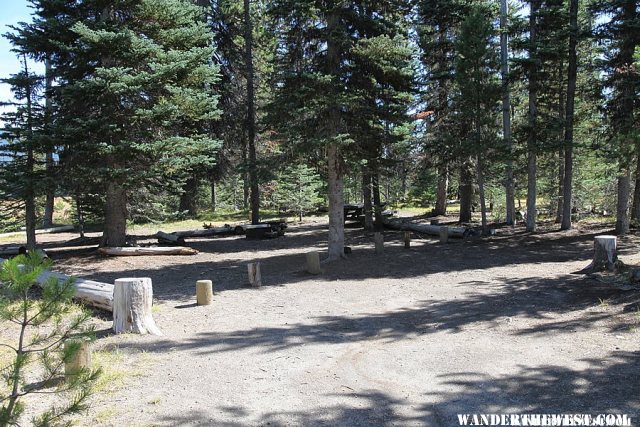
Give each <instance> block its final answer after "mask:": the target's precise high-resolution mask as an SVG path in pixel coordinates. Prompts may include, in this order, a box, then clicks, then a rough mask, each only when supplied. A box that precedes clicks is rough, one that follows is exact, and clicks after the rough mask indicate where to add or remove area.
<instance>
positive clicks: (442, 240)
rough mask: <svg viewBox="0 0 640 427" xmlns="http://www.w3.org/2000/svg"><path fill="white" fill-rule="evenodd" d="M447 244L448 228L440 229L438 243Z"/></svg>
mask: <svg viewBox="0 0 640 427" xmlns="http://www.w3.org/2000/svg"><path fill="white" fill-rule="evenodd" d="M447 242H449V227H445V226H442V227H440V243H447Z"/></svg>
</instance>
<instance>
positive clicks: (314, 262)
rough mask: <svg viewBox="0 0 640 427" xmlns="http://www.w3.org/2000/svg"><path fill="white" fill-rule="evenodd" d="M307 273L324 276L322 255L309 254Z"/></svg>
mask: <svg viewBox="0 0 640 427" xmlns="http://www.w3.org/2000/svg"><path fill="white" fill-rule="evenodd" d="M307 272H309V273H311V274H322V269H321V268H320V254H319V253H318V252H307Z"/></svg>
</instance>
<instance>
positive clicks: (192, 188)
mask: <svg viewBox="0 0 640 427" xmlns="http://www.w3.org/2000/svg"><path fill="white" fill-rule="evenodd" d="M178 209H179V210H180V212H186V213H187V216H188V217H189V218H195V217H196V216H198V180H197V179H196V177H195V176H191V177H189V179H187V181H186V182H185V183H184V186H183V187H182V194H181V195H180V207H179V208H178Z"/></svg>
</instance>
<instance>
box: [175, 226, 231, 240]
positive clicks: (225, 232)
mask: <svg viewBox="0 0 640 427" xmlns="http://www.w3.org/2000/svg"><path fill="white" fill-rule="evenodd" d="M235 233H236V232H235V228H233V227H231V226H230V225H225V226H224V227H211V228H206V229H202V230H186V231H174V232H173V233H171V234H174V235H176V236H178V238H180V237H182V238H187V237H188V238H193V237H210V236H231V235H234V234H235Z"/></svg>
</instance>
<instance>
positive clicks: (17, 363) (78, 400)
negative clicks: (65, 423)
mask: <svg viewBox="0 0 640 427" xmlns="http://www.w3.org/2000/svg"><path fill="white" fill-rule="evenodd" d="M48 267H49V264H48V263H47V262H46V261H44V260H43V259H42V256H41V255H40V254H39V253H38V252H37V251H33V252H31V253H30V254H29V255H20V256H18V257H16V258H13V259H11V260H7V261H3V262H0V284H1V285H2V286H0V319H2V320H4V321H9V322H12V323H14V324H17V325H19V333H18V334H17V336H16V337H15V340H14V341H13V342H10V341H9V342H7V341H3V344H2V345H3V347H5V348H7V349H9V350H10V351H11V352H12V353H13V357H12V360H11V362H10V363H9V364H8V365H6V366H1V367H0V368H1V371H2V373H3V375H2V379H3V381H4V382H5V384H6V386H7V387H8V389H9V392H8V393H7V395H6V396H3V398H2V399H1V404H2V406H1V407H0V425H3V426H6V425H19V422H20V417H21V415H22V414H23V411H24V404H23V401H24V398H25V396H28V395H30V394H38V393H52V392H55V393H58V394H59V396H61V397H66V399H62V401H61V402H59V403H58V404H57V405H56V406H54V407H53V408H50V409H48V410H46V411H45V412H43V413H41V414H39V416H37V417H33V419H32V421H31V425H35V426H50V425H58V424H59V423H60V421H61V420H63V419H64V418H65V417H67V416H69V415H72V414H77V413H79V412H81V411H83V410H86V408H87V406H86V405H87V398H88V397H89V396H90V395H91V391H92V386H93V384H94V383H95V381H96V380H97V378H98V376H99V375H100V371H99V370H86V369H84V370H80V371H79V372H76V373H75V374H74V375H73V376H72V377H70V378H68V379H67V381H65V382H64V383H63V384H62V385H60V386H59V387H56V388H55V389H54V390H55V391H52V390H51V384H52V382H53V381H55V380H56V379H57V378H59V377H60V376H61V375H63V374H64V370H65V363H68V362H69V361H71V360H72V359H73V357H74V355H75V354H76V353H77V351H78V349H79V345H80V344H79V343H80V340H90V339H92V338H93V329H92V328H91V327H89V326H88V325H87V323H88V321H89V319H90V317H91V314H90V313H89V312H87V311H85V310H79V309H74V306H73V304H72V303H71V298H72V297H73V295H74V292H75V288H74V286H73V280H72V279H69V280H67V281H64V282H62V281H59V280H58V279H56V278H55V277H51V278H49V280H47V281H46V282H45V283H44V284H43V286H42V295H40V296H38V298H34V294H33V292H31V291H30V288H31V287H32V286H33V285H34V284H35V282H36V279H37V278H38V277H39V276H40V275H41V274H42V272H43V271H44V270H45V269H46V268H48ZM34 365H37V367H38V368H37V369H35V372H39V374H40V375H42V379H41V381H38V382H35V383H33V382H32V383H31V384H29V385H28V386H27V385H26V381H25V380H26V379H27V378H28V375H30V374H31V373H32V372H31V369H30V367H32V366H34Z"/></svg>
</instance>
